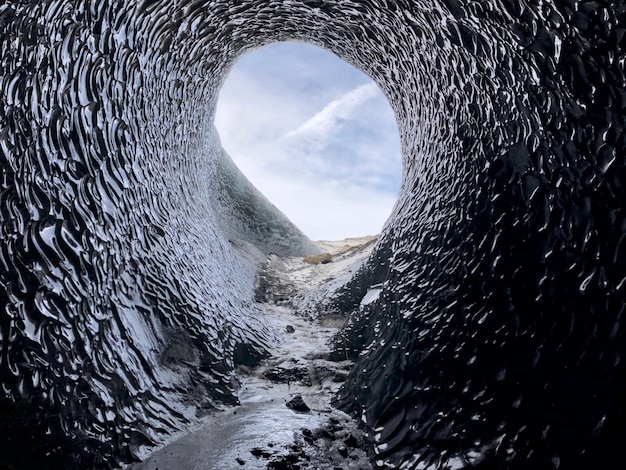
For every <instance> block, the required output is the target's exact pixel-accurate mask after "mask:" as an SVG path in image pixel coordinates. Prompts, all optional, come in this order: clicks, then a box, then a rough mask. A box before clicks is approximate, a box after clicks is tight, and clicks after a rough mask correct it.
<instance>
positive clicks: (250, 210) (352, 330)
mask: <svg viewBox="0 0 626 470" xmlns="http://www.w3.org/2000/svg"><path fill="white" fill-rule="evenodd" d="M624 8H625V7H624V5H623V2H620V1H614V0H597V1H593V2H591V1H585V0H563V1H558V2H551V1H545V0H484V1H475V0H411V1H408V0H363V1H355V0H342V1H339V0H290V1H282V0H280V1H279V0H269V1H257V0H247V1H241V2H232V1H224V0H211V1H209V0H143V1H132V0H131V1H125V2H121V1H117V0H102V1H99V2H82V1H78V0H42V1H38V2H28V1H23V0H8V1H4V2H2V4H1V5H0V103H1V105H0V167H1V168H2V174H1V186H0V234H1V237H0V342H1V345H2V349H1V351H0V381H1V385H2V388H1V390H0V435H1V436H3V439H2V440H1V442H0V463H1V465H4V466H13V467H18V468H36V467H42V466H44V467H48V468H54V467H58V468H72V467H73V468H95V467H105V468H106V467H114V466H116V465H118V464H120V463H124V462H131V461H133V460H136V459H137V458H139V457H141V456H143V455H145V454H146V452H147V449H149V448H150V447H151V446H153V445H154V444H159V443H161V442H164V441H165V440H167V439H169V437H170V436H171V435H172V434H173V433H176V432H179V431H180V430H182V429H185V428H186V427H187V426H190V425H193V423H195V422H197V420H198V419H199V417H201V416H204V415H205V414H206V413H207V412H209V411H210V410H212V409H214V408H216V407H219V406H223V405H225V404H235V403H236V402H237V391H236V389H235V385H234V383H233V380H232V379H233V371H234V369H235V367H236V366H237V365H246V364H253V363H255V362H258V361H260V360H261V359H262V358H263V357H265V356H267V351H268V350H269V348H270V346H271V345H272V344H273V342H274V335H273V333H272V331H271V329H270V328H268V326H267V323H266V321H265V320H264V318H263V313H262V311H261V310H260V309H259V307H258V305H256V303H255V296H254V291H255V286H254V282H255V276H256V273H257V272H258V269H259V268H260V267H261V266H262V265H263V264H264V260H265V256H267V255H269V254H271V253H276V254H278V255H283V256H303V255H307V254H313V253H314V252H316V251H317V249H316V247H315V246H314V245H312V244H311V242H310V241H309V240H307V239H306V237H304V236H303V235H302V234H301V233H300V232H299V231H298V230H297V229H296V228H295V227H294V226H293V225H292V224H291V223H290V222H289V221H288V220H287V219H286V218H285V217H284V216H282V215H281V214H280V213H278V212H277V211H276V210H275V209H274V208H273V207H272V206H271V205H270V204H269V203H268V202H267V201H266V200H265V199H264V198H263V197H262V196H261V195H260V194H258V192H257V191H256V190H254V188H252V187H251V185H249V184H248V183H247V182H246V181H245V179H244V178H243V177H242V176H241V175H240V174H239V172H238V171H237V170H236V168H234V166H233V164H232V162H231V161H230V159H229V158H228V156H227V155H225V153H224V152H223V150H222V148H221V146H220V143H219V138H218V136H217V134H216V132H215V130H214V129H213V125H212V120H213V114H214V109H215V102H216V98H217V92H218V90H219V87H220V85H221V84H222V82H223V80H224V77H225V76H226V74H227V72H228V70H229V68H230V67H231V66H232V64H233V63H234V61H235V60H236V59H237V58H238V57H239V56H240V55H241V54H243V53H244V52H246V51H248V50H250V49H252V48H255V47H259V46H262V45H265V44H269V43H271V42H278V41H283V40H300V41H305V42H309V43H311V44H315V45H318V46H320V47H324V48H326V49H327V50H329V51H331V52H333V53H335V54H336V55H338V56H339V57H340V58H342V59H344V60H345V61H347V62H349V63H351V64H353V65H354V66H356V67H357V68H359V69H360V70H361V71H363V72H364V73H366V74H367V75H368V76H370V77H371V78H372V79H373V80H374V81H375V82H376V83H377V85H378V86H379V87H380V89H381V90H382V91H383V92H384V93H385V95H386V96H387V98H388V99H389V102H390V104H391V106H392V108H393V110H394V112H395V114H396V118H397V121H398V126H399V130H400V135H401V141H402V152H403V168H404V174H403V183H402V189H401V192H400V196H399V198H398V201H397V203H396V206H395V209H394V211H393V213H392V215H391V217H390V219H389V220H388V222H387V223H386V225H385V227H384V229H383V233H382V234H381V237H380V238H379V240H378V242H377V244H376V248H375V250H374V252H373V254H372V256H371V258H370V259H369V261H368V262H367V263H366V265H365V267H364V268H363V269H361V270H360V271H359V272H358V273H355V276H354V278H353V280H352V281H351V283H349V284H348V285H347V286H345V288H343V289H342V290H341V291H340V292H338V293H337V295H335V296H331V297H329V298H327V299H325V300H324V301H323V302H322V303H320V304H318V305H316V306H310V308H311V311H315V312H316V313H317V314H319V315H327V314H333V315H337V314H339V315H344V316H346V318H348V320H349V321H348V325H347V327H346V329H345V330H344V331H343V332H342V334H341V335H340V338H341V341H337V344H336V347H337V348H338V350H341V353H342V354H345V353H347V354H348V355H349V356H350V357H351V358H352V359H353V360H355V366H354V368H353V370H352V372H351V374H350V375H349V376H348V378H347V381H346V383H345V384H344V386H343V387H342V389H341V390H340V391H339V392H338V395H337V397H336V401H335V404H336V405H337V406H339V407H341V408H342V409H343V410H345V411H348V412H350V413H352V414H353V415H355V416H356V417H358V418H359V419H360V420H361V421H362V422H363V425H364V427H365V429H366V430H367V431H368V432H370V436H371V437H372V440H371V442H369V444H368V445H369V447H368V448H369V451H370V454H371V457H372V460H373V461H374V462H378V463H379V464H380V465H381V466H387V467H391V468H393V467H401V468H446V467H450V466H455V467H457V468H458V467H462V466H465V467H472V466H473V467H483V468H487V467H489V468H494V467H495V468H530V467H532V468H574V467H575V468H614V467H616V466H619V465H620V464H621V463H623V456H622V454H623V451H622V448H623V446H622V439H623V436H624V435H626V418H625V417H626V402H625V401H626V361H624V360H623V358H624V357H625V352H626V351H625V350H626V347H625V346H626V344H625V339H624V327H623V318H622V315H623V312H624V309H625V308H626V236H625V235H624V234H625V232H626V219H625V212H624V201H626V194H625V191H624V187H625V179H626V168H625V158H624V155H625V147H626V145H625V144H626V135H625V132H624V129H625V125H624V120H625V116H626V112H625V106H626V71H625V63H626V57H625V52H624V51H625V49H626V47H625V45H626V44H625V41H626V39H625V38H626V35H625V30H626V26H625V11H624ZM371 288H375V289H379V294H378V297H376V298H375V299H373V300H372V301H371V302H369V303H363V302H362V300H363V298H364V297H365V296H366V294H367V292H368V291H370V292H371ZM363 305H364V307H363V308H362V306H363ZM342 348H343V349H342Z"/></svg>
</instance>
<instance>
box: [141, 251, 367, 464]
mask: <svg viewBox="0 0 626 470" xmlns="http://www.w3.org/2000/svg"><path fill="white" fill-rule="evenodd" d="M344 242H345V243H343V242H320V246H321V247H322V249H324V250H325V251H326V252H330V253H331V254H332V255H333V261H331V262H330V263H327V264H319V265H311V264H308V263H305V262H304V261H303V259H302V258H278V257H272V258H271V259H270V261H269V262H268V268H267V270H266V271H269V272H268V273H266V274H269V276H268V278H269V279H270V281H268V282H266V283H265V286H264V289H265V293H264V296H263V297H264V300H265V301H264V302H263V303H260V304H259V306H260V307H261V308H262V309H263V310H264V312H265V314H266V319H267V322H268V323H269V324H270V325H271V326H272V327H273V329H274V330H275V332H276V335H277V337H278V339H279V341H278V342H277V343H276V344H275V345H274V347H273V350H272V351H271V357H269V358H268V359H265V360H264V361H262V363H261V364H259V365H258V366H255V367H245V366H240V367H239V368H238V370H237V374H236V377H237V381H238V383H239V390H238V396H239V401H240V406H238V407H234V408H228V409H226V410H224V411H219V412H216V413H214V414H211V415H209V416H207V417H206V418H204V419H203V421H202V426H201V427H200V428H198V429H195V430H193V431H192V432H190V433H188V434H186V435H184V436H182V437H179V438H178V439H176V440H174V441H173V442H171V443H169V444H168V445H166V446H165V447H163V448H161V449H160V450H158V451H156V452H154V453H152V454H151V455H149V456H148V457H147V458H146V459H145V460H144V461H143V462H141V463H138V464H134V465H133V466H132V467H131V468H132V469H133V470H148V469H150V470H156V469H159V470H165V469H177V470H178V469H188V470H191V469H194V470H199V469H211V470H213V469H215V470H221V469H224V470H230V469H236V468H242V469H303V470H304V469H316V470H320V469H331V470H332V469H355V470H356V469H359V470H361V469H363V470H366V469H371V468H372V466H371V464H370V463H369V460H368V458H367V455H366V453H365V452H364V451H363V450H362V449H363V448H364V447H365V445H364V437H363V435H362V430H361V429H359V428H358V426H357V422H356V421H355V420H353V419H352V418H351V417H349V416H348V415H346V414H345V413H343V412H341V411H339V410H337V409H335V408H333V407H332V406H331V399H332V396H333V395H334V394H335V393H336V392H337V390H338V389H339V387H340V386H341V383H342V382H343V380H344V377H345V376H346V375H347V373H348V370H349V369H350V367H351V365H352V364H351V363H350V362H349V361H339V362H337V361H330V360H328V359H327V357H328V353H329V345H328V343H329V340H330V338H331V337H332V336H333V335H334V334H336V333H337V332H338V331H339V328H340V327H341V325H342V322H343V320H342V319H339V318H324V319H320V318H311V316H310V315H306V314H303V313H302V312H303V311H306V306H307V305H311V304H313V303H314V302H315V300H316V298H317V299H319V298H320V297H321V296H325V295H328V294H329V293H331V292H332V291H334V290H335V289H336V288H338V287H339V286H341V285H342V284H343V283H344V282H345V281H346V280H347V279H349V277H350V275H351V273H352V272H354V270H355V269H357V268H358V266H359V265H360V264H361V263H362V262H363V261H364V260H365V259H366V258H367V256H368V255H369V253H370V251H371V246H372V244H371V239H367V240H365V239H350V240H349V241H344ZM307 408H308V409H307Z"/></svg>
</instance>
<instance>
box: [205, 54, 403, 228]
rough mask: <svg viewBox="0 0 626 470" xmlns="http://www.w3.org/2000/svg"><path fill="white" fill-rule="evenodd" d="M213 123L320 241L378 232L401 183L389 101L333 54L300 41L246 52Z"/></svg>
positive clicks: (277, 200) (246, 167)
mask: <svg viewBox="0 0 626 470" xmlns="http://www.w3.org/2000/svg"><path fill="white" fill-rule="evenodd" d="M215 125H216V127H217V130H218V132H219V134H220V138H221V140H222V145H223V147H224V149H226V151H227V152H228V153H229V155H230V156H231V158H232V159H233V160H234V162H235V163H236V164H237V166H238V167H239V168H240V169H241V170H242V171H243V173H244V174H245V175H246V177H247V178H248V179H249V180H250V181H251V182H252V183H253V184H254V185H255V186H256V187H257V188H258V189H259V190H261V192H262V193H263V194H264V195H265V196H266V197H267V198H268V199H269V200H270V201H272V203H273V204H274V205H275V206H277V207H278V208H279V209H280V210H281V211H282V212H283V213H285V215H287V217H289V218H290V219H291V220H292V221H293V222H294V223H295V224H296V225H297V226H298V227H299V228H300V229H301V230H302V231H303V232H304V233H305V234H307V235H308V236H309V237H310V238H311V239H313V240H340V239H343V238H346V237H356V236H362V235H373V234H376V233H378V232H379V231H380V229H381V228H382V225H383V224H384V222H385V220H386V219H387V217H388V216H389V214H390V213H391V209H392V208H393V205H394V203H395V201H396V198H397V194H398V190H399V188H400V182H401V173H402V170H401V159H400V142H399V137H398V129H397V125H396V121H395V118H394V115H393V112H392V111H391V108H390V107H389V104H388V102H387V99H386V98H385V97H384V95H383V94H382V93H381V91H380V90H379V89H378V87H377V86H376V85H375V84H374V83H373V82H372V81H371V80H370V79H369V78H368V77H367V76H366V75H364V74H363V73H361V72H360V71H358V70H357V69H355V68H354V67H352V66H350V65H348V64H347V63H346V62H344V61H343V60H341V59H339V58H338V57H337V56H335V55H334V54H332V53H330V52H327V51H325V50H323V49H320V48H318V47H316V46H311V45H308V44H304V43H298V42H286V43H278V44H272V45H269V46H265V47H263V48H260V49H256V50H254V51H252V52H248V53H247V54H246V55H244V56H243V57H241V58H240V59H239V60H238V61H237V63H236V64H235V65H234V66H233V68H232V70H231V72H230V74H229V75H228V77H227V79H226V81H225V83H224V86H223V87H222V90H221V92H220V96H219V101H218V106H217V112H216V117H215Z"/></svg>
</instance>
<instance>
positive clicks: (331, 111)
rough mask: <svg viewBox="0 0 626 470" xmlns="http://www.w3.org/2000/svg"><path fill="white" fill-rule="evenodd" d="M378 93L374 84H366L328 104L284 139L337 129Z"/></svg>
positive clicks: (319, 133)
mask: <svg viewBox="0 0 626 470" xmlns="http://www.w3.org/2000/svg"><path fill="white" fill-rule="evenodd" d="M377 92H378V93H380V92H379V91H378V88H377V87H376V85H375V84H374V83H366V84H365V85H361V86H359V87H357V88H355V89H354V90H352V91H350V92H349V93H346V94H345V95H343V96H341V97H339V98H337V99H335V100H333V101H331V102H330V103H328V104H327V105H326V106H325V107H324V109H322V110H321V111H319V112H318V113H316V114H315V115H314V116H313V117H311V118H310V119H309V120H307V121H306V122H305V123H304V124H302V125H300V126H299V127H298V128H297V129H294V130H293V131H291V132H288V133H287V134H286V135H285V137H284V138H285V139H289V138H293V137H298V136H300V135H302V134H308V135H311V134H313V135H315V134H317V135H324V134H327V133H329V132H331V131H333V130H334V129H336V128H337V127H338V125H339V124H340V123H341V122H342V121H343V120H345V119H349V118H350V117H351V115H352V113H353V112H354V111H355V110H356V109H357V108H358V107H359V106H360V105H362V104H363V103H364V102H366V101H367V100H368V99H370V98H373V97H375V96H376V93H377Z"/></svg>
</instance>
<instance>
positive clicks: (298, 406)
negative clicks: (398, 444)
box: [287, 395, 311, 413]
mask: <svg viewBox="0 0 626 470" xmlns="http://www.w3.org/2000/svg"><path fill="white" fill-rule="evenodd" d="M287 408H291V409H292V410H294V411H300V412H303V413H308V412H309V411H311V408H309V406H308V405H307V404H306V403H305V402H304V400H303V399H302V395H296V396H295V397H293V398H292V399H291V400H289V401H288V402H287Z"/></svg>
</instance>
